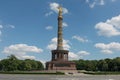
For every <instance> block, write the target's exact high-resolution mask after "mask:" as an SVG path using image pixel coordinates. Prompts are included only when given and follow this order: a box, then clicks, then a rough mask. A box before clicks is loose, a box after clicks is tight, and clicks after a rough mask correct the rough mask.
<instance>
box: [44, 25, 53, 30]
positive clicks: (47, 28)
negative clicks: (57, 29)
mask: <svg viewBox="0 0 120 80" xmlns="http://www.w3.org/2000/svg"><path fill="white" fill-rule="evenodd" d="M45 29H46V30H52V29H53V26H47V27H46V28H45Z"/></svg>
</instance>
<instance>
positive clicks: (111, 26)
mask: <svg viewBox="0 0 120 80" xmlns="http://www.w3.org/2000/svg"><path fill="white" fill-rule="evenodd" d="M95 29H97V30H98V34H99V35H100V36H106V37H112V36H119V35H120V15H119V16H116V17H113V18H111V19H108V20H106V21H105V22H99V23H97V24H96V25H95Z"/></svg>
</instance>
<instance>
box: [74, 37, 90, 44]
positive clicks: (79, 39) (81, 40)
mask: <svg viewBox="0 0 120 80" xmlns="http://www.w3.org/2000/svg"><path fill="white" fill-rule="evenodd" d="M72 39H76V40H78V41H79V42H83V43H84V42H88V40H87V39H86V38H82V37H80V36H77V35H75V36H73V37H72Z"/></svg>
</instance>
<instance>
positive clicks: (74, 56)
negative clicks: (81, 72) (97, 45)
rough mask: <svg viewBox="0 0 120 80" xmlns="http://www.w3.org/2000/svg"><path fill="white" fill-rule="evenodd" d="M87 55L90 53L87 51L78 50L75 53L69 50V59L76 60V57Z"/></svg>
mask: <svg viewBox="0 0 120 80" xmlns="http://www.w3.org/2000/svg"><path fill="white" fill-rule="evenodd" d="M87 55H90V53H89V52H87V51H79V52H77V53H74V52H69V58H70V60H77V59H80V58H83V57H84V56H87Z"/></svg>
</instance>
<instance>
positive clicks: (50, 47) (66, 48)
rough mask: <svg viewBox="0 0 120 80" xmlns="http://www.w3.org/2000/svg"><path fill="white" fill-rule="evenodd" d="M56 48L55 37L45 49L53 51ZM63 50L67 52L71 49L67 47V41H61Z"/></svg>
mask: <svg viewBox="0 0 120 80" xmlns="http://www.w3.org/2000/svg"><path fill="white" fill-rule="evenodd" d="M56 48H57V38H56V37H55V38H53V39H52V40H51V41H50V44H49V45H48V46H47V49H50V50H54V49H56ZM63 48H64V49H65V50H69V49H70V48H71V47H70V45H69V40H64V39H63Z"/></svg>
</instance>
